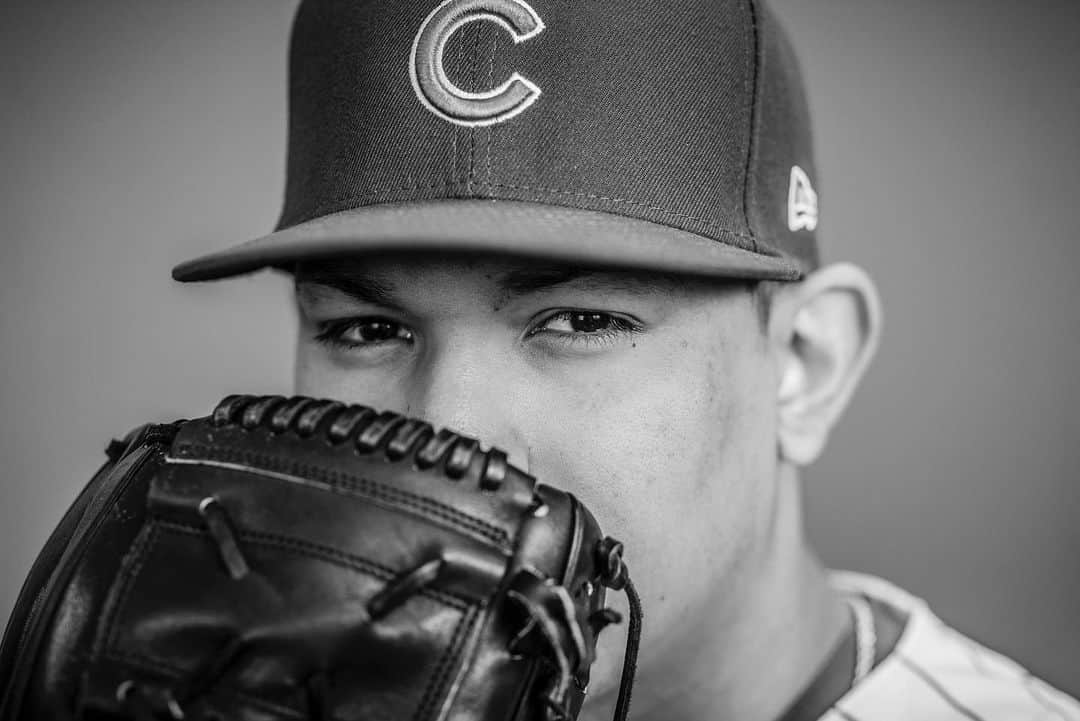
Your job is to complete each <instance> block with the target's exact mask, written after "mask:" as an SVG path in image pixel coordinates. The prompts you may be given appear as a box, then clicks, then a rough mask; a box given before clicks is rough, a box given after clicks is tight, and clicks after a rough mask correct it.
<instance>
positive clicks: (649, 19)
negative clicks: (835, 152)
mask: <svg viewBox="0 0 1080 721" xmlns="http://www.w3.org/2000/svg"><path fill="white" fill-rule="evenodd" d="M815 178H816V173H815V166H814V160H813V154H812V147H811V135H810V122H809V113H808V110H807V104H806V99H805V94H804V91H803V85H802V81H801V78H800V73H799V68H798V63H797V60H796V57H795V54H794V53H793V51H792V48H791V46H790V44H789V42H788V39H787V37H786V36H785V34H784V32H783V30H782V28H781V27H780V25H779V24H778V23H777V21H776V19H775V17H774V16H773V14H772V13H771V12H770V10H769V9H768V8H767V7H766V6H765V5H764V4H763V3H762V2H760V0H678V1H677V2H676V1H674V0H672V1H670V2H667V1H665V2H656V0H652V1H650V2H644V1H643V0H611V1H608V2H582V0H304V1H303V2H302V3H301V4H300V6H299V9H298V11H297V14H296V18H295V22H294V24H293V29H292V38H291V44H290V62H289V128H288V153H287V167H286V187H285V199H284V207H283V210H282V213H281V216H280V219H279V221H278V223H277V227H276V228H275V230H274V232H272V233H270V234H269V235H265V236H263V237H259V238H256V239H254V240H249V241H247V242H245V243H242V244H240V245H237V246H235V247H232V248H229V249H226V250H223V251H219V252H215V253H212V254H210V255H205V256H202V257H199V258H195V259H193V260H189V261H187V262H185V263H182V264H180V265H178V266H176V268H174V269H173V277H174V278H176V279H177V280H181V281H198V280H212V279H216V278H223V277H227V276H232V275H237V274H241V273H247V272H250V271H254V270H257V269H260V268H264V267H268V266H274V267H286V268H287V267H290V266H291V265H292V264H293V263H294V262H296V261H297V260H300V259H325V258H331V257H335V256H343V255H355V254H362V253H377V252H393V251H402V250H417V251H427V250H433V251H436V250H437V251H464V252H470V251H475V252H491V251H494V252H498V253H504V254H509V255H514V256H521V257H523V258H544V259H547V260H554V261H564V262H567V263H574V264H582V265H602V266H610V267H619V268H639V269H652V270H658V271H663V272H674V273H690V274H694V275H704V276H715V277H733V278H758V279H773V280H796V279H798V278H800V277H801V276H802V275H803V274H804V273H805V272H806V271H807V270H809V269H811V268H813V267H815V266H816V265H817V263H818V254H817V242H816V237H815V231H816V227H817V223H818V196H817V192H816V191H815V189H814V183H815V180H814V179H815Z"/></svg>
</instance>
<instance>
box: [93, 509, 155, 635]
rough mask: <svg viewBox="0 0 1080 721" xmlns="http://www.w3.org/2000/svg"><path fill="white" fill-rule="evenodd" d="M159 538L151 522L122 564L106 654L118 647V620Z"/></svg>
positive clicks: (108, 630)
mask: <svg viewBox="0 0 1080 721" xmlns="http://www.w3.org/2000/svg"><path fill="white" fill-rule="evenodd" d="M157 539H158V529H157V527H156V526H155V525H154V524H153V523H151V524H150V525H148V526H147V528H146V533H145V537H144V538H143V539H142V543H141V544H140V543H139V539H136V541H135V545H134V547H133V548H132V550H131V555H130V556H129V557H128V559H125V562H124V563H122V564H121V568H120V574H121V576H122V577H123V581H122V584H123V585H122V586H121V587H120V589H119V590H118V592H117V594H118V595H117V601H116V605H114V606H113V607H112V609H111V611H110V615H109V619H108V621H107V623H106V626H105V634H104V638H105V642H104V644H103V649H102V650H103V651H104V652H105V653H106V654H109V653H111V651H112V649H114V648H116V647H117V640H116V637H117V635H118V634H119V632H120V626H119V624H118V621H119V619H120V617H121V616H122V615H123V612H124V610H125V609H126V608H127V604H128V601H129V600H130V596H131V592H132V590H133V589H134V588H135V581H136V580H137V579H138V577H139V574H141V573H142V570H143V567H144V566H145V565H146V561H147V559H149V558H150V552H151V550H152V548H153V547H154V546H155V545H156V544H157Z"/></svg>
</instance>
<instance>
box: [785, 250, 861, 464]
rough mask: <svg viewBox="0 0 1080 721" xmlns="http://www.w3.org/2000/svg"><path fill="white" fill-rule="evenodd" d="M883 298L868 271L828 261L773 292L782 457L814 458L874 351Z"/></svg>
mask: <svg viewBox="0 0 1080 721" xmlns="http://www.w3.org/2000/svg"><path fill="white" fill-rule="evenodd" d="M880 334H881V301H880V299H879V297H878V293H877V289H876V288H875V286H874V283H873V281H872V280H871V279H870V277H869V276H868V275H867V274H866V272H865V271H863V270H862V269H860V268H858V267H857V266H854V265H851V264H848V263H838V264H834V265H829V266H825V267H823V268H820V269H818V270H816V271H814V272H812V273H810V274H809V275H808V276H807V277H806V278H805V279H804V280H802V281H801V282H799V283H796V284H791V285H790V286H783V287H782V288H781V289H780V290H779V292H778V293H777V294H776V295H775V296H774V299H773V307H772V314H771V319H770V341H771V343H772V345H773V348H774V351H775V352H776V354H777V359H778V381H777V435H778V450H779V453H780V456H781V458H782V459H783V460H785V461H787V462H789V463H792V464H794V465H797V466H806V465H809V464H810V463H812V462H814V461H815V460H817V458H818V456H820V455H821V452H822V450H823V449H824V447H825V443H826V441H827V440H828V436H829V432H830V431H831V430H832V427H833V426H834V425H835V423H836V421H837V420H838V419H839V417H840V415H841V414H842V413H843V411H844V409H845V408H846V407H847V404H848V401H849V400H850V398H851V395H852V393H853V392H854V390H855V388H856V386H857V385H858V383H859V380H860V379H861V378H862V375H863V373H864V372H865V371H866V368H867V366H868V365H869V363H870V361H871V359H872V358H873V356H874V352H875V351H876V349H877V345H878V339H879V337H880Z"/></svg>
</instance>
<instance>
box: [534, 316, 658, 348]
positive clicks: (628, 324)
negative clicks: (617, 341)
mask: <svg viewBox="0 0 1080 721" xmlns="http://www.w3.org/2000/svg"><path fill="white" fill-rule="evenodd" d="M640 330H641V326H640V325H638V324H637V323H635V322H633V321H631V320H629V319H627V318H623V317H620V316H617V315H614V314H612V313H603V312H599V311H591V310H564V311H559V312H558V313H555V314H553V315H550V316H548V317H547V318H545V319H544V320H543V321H542V322H541V323H540V324H539V325H538V326H537V327H535V328H534V329H533V330H532V331H530V333H529V335H530V336H535V335H541V334H543V335H550V336H555V337H561V338H565V339H567V340H569V341H586V342H588V341H598V340H613V339H614V338H615V337H616V336H619V335H621V334H628V333H636V332H639V331H640Z"/></svg>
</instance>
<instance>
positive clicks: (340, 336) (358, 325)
mask: <svg viewBox="0 0 1080 721" xmlns="http://www.w3.org/2000/svg"><path fill="white" fill-rule="evenodd" d="M318 328H319V332H318V333H317V334H316V336H315V340H317V341H319V342H320V343H325V344H327V345H333V346H340V347H343V348H362V347H370V346H375V345H379V344H382V343H390V342H392V341H402V342H405V343H412V342H413V332H412V331H411V330H409V329H408V328H406V327H405V326H403V325H401V324H400V323H398V322H396V321H392V320H388V319H386V318H345V319H342V320H332V321H324V322H322V323H319V324H318Z"/></svg>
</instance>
